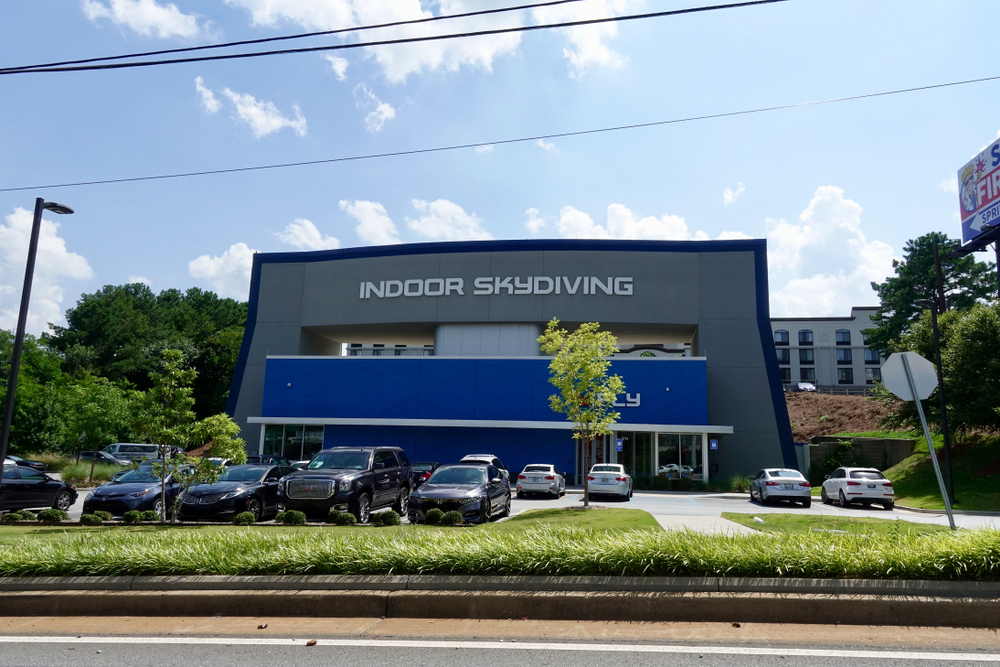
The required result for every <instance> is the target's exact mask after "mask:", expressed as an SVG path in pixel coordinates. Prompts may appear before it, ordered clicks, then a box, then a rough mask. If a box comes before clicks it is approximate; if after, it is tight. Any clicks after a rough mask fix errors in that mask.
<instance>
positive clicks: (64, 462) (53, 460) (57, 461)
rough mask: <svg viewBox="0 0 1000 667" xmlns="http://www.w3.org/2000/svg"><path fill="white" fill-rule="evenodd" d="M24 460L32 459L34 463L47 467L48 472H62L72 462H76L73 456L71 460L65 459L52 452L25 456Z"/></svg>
mask: <svg viewBox="0 0 1000 667" xmlns="http://www.w3.org/2000/svg"><path fill="white" fill-rule="evenodd" d="M24 458H26V459H32V460H34V461H41V462H42V463H44V464H45V465H47V466H48V471H49V472H62V469H63V468H65V467H66V466H68V465H69V464H70V463H72V462H73V461H76V455H75V454H74V455H73V457H72V458H66V457H65V456H63V455H62V454H55V453H53V452H44V453H42V454H31V455H30V456H25V457H24Z"/></svg>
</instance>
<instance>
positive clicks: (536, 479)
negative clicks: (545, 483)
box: [528, 477, 542, 482]
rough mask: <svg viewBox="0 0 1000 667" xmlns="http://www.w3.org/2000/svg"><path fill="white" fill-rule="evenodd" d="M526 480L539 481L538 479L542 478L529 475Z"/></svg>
mask: <svg viewBox="0 0 1000 667" xmlns="http://www.w3.org/2000/svg"><path fill="white" fill-rule="evenodd" d="M528 481H529V482H540V481H542V478H541V477H529V478H528Z"/></svg>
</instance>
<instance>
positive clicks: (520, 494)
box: [517, 491, 524, 500]
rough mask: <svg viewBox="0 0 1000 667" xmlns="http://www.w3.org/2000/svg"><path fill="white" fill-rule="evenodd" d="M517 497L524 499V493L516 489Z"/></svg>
mask: <svg viewBox="0 0 1000 667" xmlns="http://www.w3.org/2000/svg"><path fill="white" fill-rule="evenodd" d="M517 499H518V500H524V493H523V492H521V491H518V492H517Z"/></svg>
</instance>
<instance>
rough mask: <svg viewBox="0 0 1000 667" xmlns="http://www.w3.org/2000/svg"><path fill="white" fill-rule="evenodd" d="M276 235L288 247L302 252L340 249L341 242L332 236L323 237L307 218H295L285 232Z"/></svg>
mask: <svg viewBox="0 0 1000 667" xmlns="http://www.w3.org/2000/svg"><path fill="white" fill-rule="evenodd" d="M274 235H275V236H277V237H278V238H279V239H281V240H282V241H283V242H285V243H287V244H288V245H293V246H295V247H296V248H300V249H302V250H333V249H335V248H339V247H340V241H339V240H337V239H336V238H334V237H332V236H323V234H322V233H320V231H319V230H318V229H317V228H316V225H314V224H313V223H312V221H310V220H306V219H305V218H295V220H294V221H293V222H292V223H291V224H289V225H288V226H287V227H285V229H284V231H281V232H275V233H274Z"/></svg>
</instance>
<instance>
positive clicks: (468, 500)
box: [458, 498, 481, 505]
mask: <svg viewBox="0 0 1000 667" xmlns="http://www.w3.org/2000/svg"><path fill="white" fill-rule="evenodd" d="M480 500H481V499H480V498H462V499H461V500H459V501H458V504H459V505H468V504H469V503H478V502H479V501H480Z"/></svg>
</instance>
